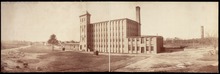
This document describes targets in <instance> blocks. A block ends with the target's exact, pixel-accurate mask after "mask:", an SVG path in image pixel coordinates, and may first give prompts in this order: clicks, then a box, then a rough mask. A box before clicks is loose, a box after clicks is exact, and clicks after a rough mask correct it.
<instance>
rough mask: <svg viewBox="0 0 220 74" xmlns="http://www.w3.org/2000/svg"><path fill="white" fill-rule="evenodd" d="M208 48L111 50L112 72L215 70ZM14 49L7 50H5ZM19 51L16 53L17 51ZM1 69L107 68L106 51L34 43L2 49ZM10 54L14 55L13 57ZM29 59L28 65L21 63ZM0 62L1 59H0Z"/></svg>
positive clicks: (79, 69) (212, 57) (45, 70)
mask: <svg viewBox="0 0 220 74" xmlns="http://www.w3.org/2000/svg"><path fill="white" fill-rule="evenodd" d="M210 50H211V48H198V49H185V50H184V51H178V52H172V53H160V54H151V55H149V54H113V53H112V54H111V63H110V65H111V66H110V69H111V72H214V73H218V56H217V55H209V54H208V51H210ZM12 51H13V52H16V54H13V53H12V54H9V53H8V52H12ZM17 53H19V54H17ZM1 56H2V58H1V61H2V62H3V63H7V67H5V68H4V70H1V71H2V72H108V71H109V56H108V53H100V54H99V55H98V56H96V55H93V53H92V52H80V51H73V50H67V51H61V49H55V50H54V51H52V50H51V47H49V46H42V45H41V46H39V45H37V46H36V45H33V46H31V47H28V48H22V49H16V50H2V52H1ZM12 56H13V57H12ZM24 63H28V67H27V68H25V67H24V65H23V64H24ZM1 65H2V63H1Z"/></svg>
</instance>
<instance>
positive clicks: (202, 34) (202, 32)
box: [201, 26, 204, 39]
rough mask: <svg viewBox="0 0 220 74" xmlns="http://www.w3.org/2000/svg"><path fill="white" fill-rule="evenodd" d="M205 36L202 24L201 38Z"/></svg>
mask: <svg viewBox="0 0 220 74" xmlns="http://www.w3.org/2000/svg"><path fill="white" fill-rule="evenodd" d="M203 38H204V27H203V26H201V39H203Z"/></svg>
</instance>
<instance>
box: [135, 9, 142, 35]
mask: <svg viewBox="0 0 220 74" xmlns="http://www.w3.org/2000/svg"><path fill="white" fill-rule="evenodd" d="M136 22H138V36H140V35H141V16H140V7H139V6H136Z"/></svg>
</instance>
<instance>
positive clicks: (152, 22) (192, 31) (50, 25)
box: [1, 2, 218, 41]
mask: <svg viewBox="0 0 220 74" xmlns="http://www.w3.org/2000/svg"><path fill="white" fill-rule="evenodd" d="M136 6H140V8H141V10H140V13H141V14H140V15H141V35H159V36H163V37H164V39H166V38H174V37H178V38H181V39H191V38H200V37H201V26H204V29H205V36H207V34H210V35H218V3H217V2H1V40H26V41H47V40H49V38H50V35H52V34H55V35H56V37H57V39H58V40H61V41H68V40H74V41H79V40H80V24H79V16H80V15H82V14H84V13H85V12H86V11H88V12H89V13H90V14H91V23H95V22H100V21H107V20H112V19H120V18H129V19H132V20H135V19H136V13H135V12H136V11H135V7H136Z"/></svg>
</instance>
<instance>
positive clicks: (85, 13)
mask: <svg viewBox="0 0 220 74" xmlns="http://www.w3.org/2000/svg"><path fill="white" fill-rule="evenodd" d="M84 15H89V16H91V14H89V12H88V11H87V10H86V11H84V12H83V15H80V16H79V17H81V16H84Z"/></svg>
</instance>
